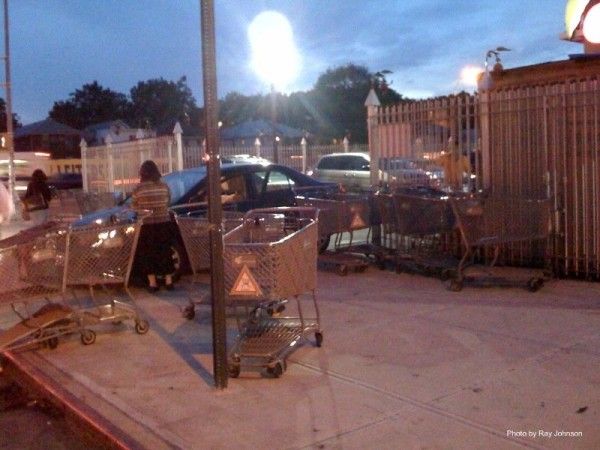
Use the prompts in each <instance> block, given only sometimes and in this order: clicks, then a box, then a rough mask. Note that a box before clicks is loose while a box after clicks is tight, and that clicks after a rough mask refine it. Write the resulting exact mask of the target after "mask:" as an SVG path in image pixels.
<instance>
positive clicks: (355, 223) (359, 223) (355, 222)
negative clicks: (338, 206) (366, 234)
mask: <svg viewBox="0 0 600 450" xmlns="http://www.w3.org/2000/svg"><path fill="white" fill-rule="evenodd" d="M350 227H351V228H352V229H357V228H366V227H367V225H366V224H365V221H364V220H363V218H362V217H361V216H360V213H359V212H358V211H357V212H355V213H354V217H353V218H352V223H351V224H350Z"/></svg>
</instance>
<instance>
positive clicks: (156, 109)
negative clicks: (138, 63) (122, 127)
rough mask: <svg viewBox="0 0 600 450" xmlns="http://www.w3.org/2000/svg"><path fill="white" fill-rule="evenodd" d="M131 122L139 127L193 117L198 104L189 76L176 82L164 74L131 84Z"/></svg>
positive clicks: (155, 126)
mask: <svg viewBox="0 0 600 450" xmlns="http://www.w3.org/2000/svg"><path fill="white" fill-rule="evenodd" d="M130 97H131V110H130V114H129V124H130V126H132V127H136V128H157V127H160V126H161V125H163V124H165V123H166V122H169V121H173V120H178V121H180V122H182V123H187V122H190V121H191V118H192V117H191V116H192V115H193V116H194V117H196V118H197V117H198V108H197V107H196V101H195V100H194V96H193V95H192V91H191V89H190V88H189V87H188V85H187V83H186V77H181V78H180V79H179V80H178V81H177V82H173V81H167V80H164V79H163V78H157V79H152V80H148V81H140V82H139V83H138V84H137V85H136V86H134V87H133V88H131V91H130Z"/></svg>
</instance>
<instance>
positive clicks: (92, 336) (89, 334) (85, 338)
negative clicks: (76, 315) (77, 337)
mask: <svg viewBox="0 0 600 450" xmlns="http://www.w3.org/2000/svg"><path fill="white" fill-rule="evenodd" d="M94 342H96V333H94V332H93V331H92V330H83V332H82V333H81V343H82V344H83V345H90V344H93V343H94Z"/></svg>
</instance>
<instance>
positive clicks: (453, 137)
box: [369, 94, 481, 189]
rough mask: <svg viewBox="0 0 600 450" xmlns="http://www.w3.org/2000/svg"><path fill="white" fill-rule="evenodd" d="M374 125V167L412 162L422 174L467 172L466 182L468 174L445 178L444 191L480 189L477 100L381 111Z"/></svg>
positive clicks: (456, 98)
mask: <svg viewBox="0 0 600 450" xmlns="http://www.w3.org/2000/svg"><path fill="white" fill-rule="evenodd" d="M370 120H371V122H372V123H371V124H370V126H371V132H370V145H369V149H370V152H371V161H372V166H375V167H383V168H386V161H389V160H390V159H394V158H396V159H397V158H401V159H406V160H411V161H412V162H413V163H415V164H414V166H415V167H417V168H425V169H430V168H431V166H433V167H435V166H437V167H439V168H444V167H445V169H446V172H451V171H453V172H457V173H458V170H459V166H462V167H463V168H464V169H465V170H464V172H465V173H464V176H462V172H463V170H460V174H459V175H457V176H453V177H449V176H446V179H445V180H442V185H443V187H449V188H454V189H463V188H464V189H472V188H477V187H480V183H481V158H480V152H479V148H480V147H479V145H478V143H479V102H478V98H477V96H474V95H468V94H461V95H452V96H448V97H439V98H435V99H428V100H422V101H415V102H407V103H401V104H397V105H393V106H390V107H381V108H376V111H375V114H374V115H372V114H371V115H370ZM454 166H456V167H454ZM379 175H380V178H381V176H383V175H384V174H383V173H381V172H380V174H379ZM446 175H448V173H447V174H446ZM471 180H472V181H471Z"/></svg>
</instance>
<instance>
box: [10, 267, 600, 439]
mask: <svg viewBox="0 0 600 450" xmlns="http://www.w3.org/2000/svg"><path fill="white" fill-rule="evenodd" d="M318 286H319V288H318V292H317V296H318V299H319V302H320V303H319V305H320V308H321V314H322V322H323V333H324V342H323V346H322V347H321V348H317V347H315V346H313V345H311V344H309V345H306V346H303V347H301V348H300V349H299V350H298V351H296V352H295V353H293V354H292V355H291V357H290V358H289V359H288V369H287V371H286V372H285V373H284V374H283V376H282V377H281V378H278V379H271V378H264V377H261V376H258V375H257V374H247V373H242V376H241V377H240V378H237V379H230V380H229V387H228V388H227V389H225V390H222V391H219V390H216V389H215V388H214V387H213V378H212V343H211V328H210V310H209V309H208V307H201V308H200V309H199V311H198V313H197V316H196V318H195V319H194V320H193V321H188V320H186V319H185V318H183V317H182V315H181V313H180V311H181V308H183V307H184V306H185V305H186V304H187V298H186V296H185V295H184V289H183V285H182V284H180V285H179V286H178V289H177V290H176V291H174V292H164V291H160V292H159V293H158V294H156V295H152V294H148V293H146V292H145V291H142V290H135V291H134V293H135V295H136V298H137V299H138V302H139V305H140V307H141V309H142V311H143V313H144V314H145V316H146V317H147V318H148V319H149V320H150V323H151V329H150V331H149V333H148V334H146V335H137V334H135V332H134V331H133V329H132V326H131V323H124V324H121V325H113V324H106V325H103V327H102V328H98V329H97V331H98V337H97V340H96V343H95V344H93V345H90V346H83V345H82V344H81V343H80V342H79V339H77V337H73V338H68V339H63V340H61V342H60V345H59V346H58V348H56V349H55V350H48V349H40V350H35V351H29V352H24V353H21V354H20V355H18V356H19V357H20V358H24V359H26V360H27V361H28V362H29V363H31V364H33V365H35V367H37V368H38V369H39V370H41V371H43V372H45V373H46V374H47V375H48V376H49V377H51V378H52V379H53V380H55V381H56V382H57V383H58V384H60V385H62V386H63V387H64V388H65V389H67V390H68V391H69V392H70V393H72V394H73V396H74V397H77V398H78V399H79V401H80V402H82V404H84V405H85V406H86V407H90V408H94V409H95V410H96V411H97V412H98V413H100V414H101V415H102V416H104V417H105V418H107V419H109V420H111V421H112V423H113V424H114V425H116V426H117V427H120V428H121V429H122V430H123V431H124V432H125V433H127V434H129V435H131V436H132V437H134V439H135V440H136V441H137V442H138V443H139V444H140V445H141V446H143V447H145V448H152V449H155V448H185V449H196V448H197V449H205V448H249V449H250V448H252V449H257V448H337V449H354V448H356V449H364V448H373V449H375V448H377V449H380V448H390V449H391V448H394V449H396V448H402V449H412V448H456V449H464V448H482V449H483V448H485V449H490V448H491V449H505V448H520V447H526V448H564V449H592V448H599V447H600V427H598V423H600V371H599V370H598V368H599V367H600V285H598V284H593V283H585V282H576V281H570V280H560V281H552V282H549V283H548V284H547V285H546V286H545V287H543V288H542V289H541V290H540V291H538V292H536V293H530V292H528V291H526V290H525V289H520V288H508V289H495V288H492V289H481V288H469V287H466V288H465V289H464V290H463V291H461V292H450V291H447V290H446V289H445V288H444V287H443V286H442V284H441V283H440V281H439V280H436V279H433V278H425V277H421V276H418V275H409V274H400V275H398V274H395V273H392V272H388V271H379V270H377V269H375V268H370V269H369V270H368V271H367V272H365V273H358V274H350V275H349V276H347V277H339V276H337V275H335V274H334V273H331V272H319V282H318ZM2 319H3V320H4V323H6V320H8V319H7V315H6V313H5V312H4V311H3V312H2ZM234 332H235V328H234V326H233V323H232V327H231V336H232V337H233V336H234ZM557 432H558V433H557Z"/></svg>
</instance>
